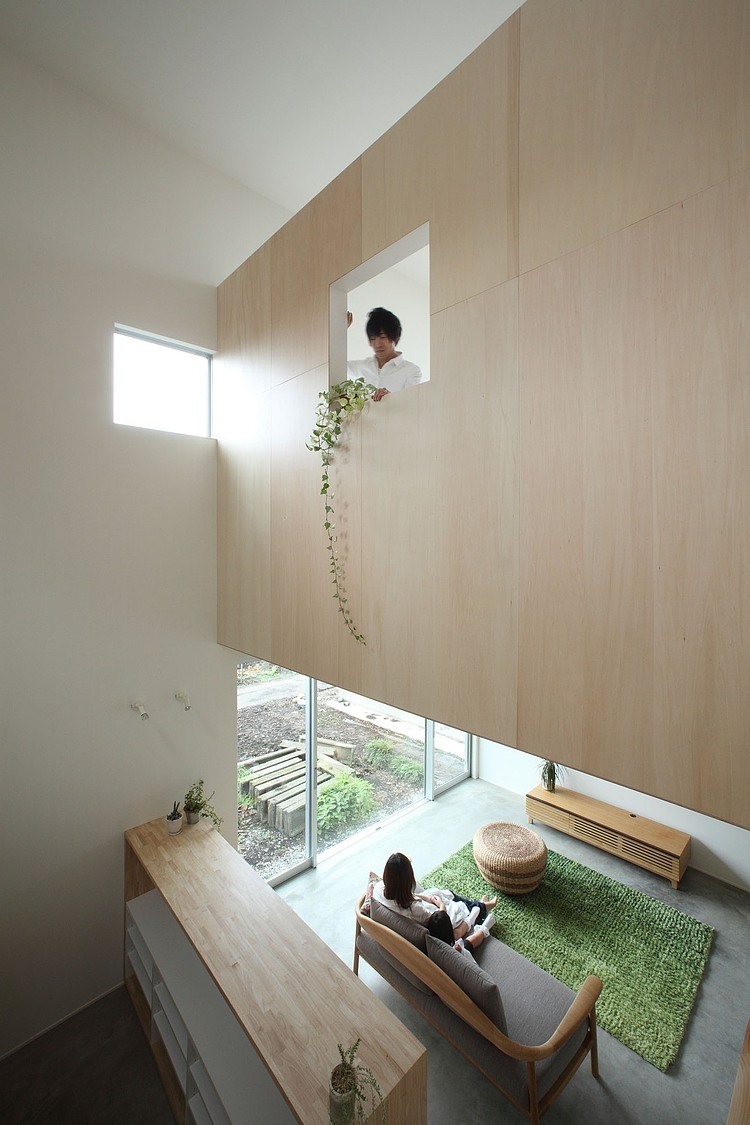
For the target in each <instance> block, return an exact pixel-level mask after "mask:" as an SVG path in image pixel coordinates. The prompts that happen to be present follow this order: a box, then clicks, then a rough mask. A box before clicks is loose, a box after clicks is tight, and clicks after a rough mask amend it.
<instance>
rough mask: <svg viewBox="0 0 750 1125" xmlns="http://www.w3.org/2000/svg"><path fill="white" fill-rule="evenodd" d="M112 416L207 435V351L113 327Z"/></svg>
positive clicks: (146, 425) (122, 422)
mask: <svg viewBox="0 0 750 1125" xmlns="http://www.w3.org/2000/svg"><path fill="white" fill-rule="evenodd" d="M113 419H114V421H115V422H117V423H118V424H120V425H123V426H140V427H142V428H144V429H149V430H168V431H169V432H170V433H175V434H193V435H194V436H196V437H209V436H210V433H211V353H210V352H206V351H202V350H201V349H199V348H191V347H189V346H188V345H186V344H179V343H177V342H176V341H173V340H164V339H162V338H160V337H154V336H148V335H146V334H145V333H142V332H137V331H135V330H133V329H127V328H121V327H119V326H116V327H115V334H114V410H113Z"/></svg>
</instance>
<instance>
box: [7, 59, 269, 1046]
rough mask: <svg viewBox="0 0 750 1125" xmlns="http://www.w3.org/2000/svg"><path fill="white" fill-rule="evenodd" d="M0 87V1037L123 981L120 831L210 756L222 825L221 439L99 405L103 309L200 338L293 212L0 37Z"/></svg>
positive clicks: (175, 793) (231, 693) (225, 707)
mask: <svg viewBox="0 0 750 1125" xmlns="http://www.w3.org/2000/svg"><path fill="white" fill-rule="evenodd" d="M0 107H1V108H0V152H1V153H2V158H1V159H0V199H1V200H2V207H1V208H0V261H1V262H2V269H0V340H1V341H2V350H1V351H0V518H1V521H2V522H1V527H0V577H1V581H0V638H1V642H0V794H2V814H1V815H0V856H1V857H2V859H1V863H2V866H1V867H0V871H1V872H2V875H1V876H0V883H1V888H0V889H1V890H2V912H1V915H2V924H1V926H0V965H2V970H1V972H0V989H1V995H0V1056H2V1055H3V1054H5V1053H7V1052H8V1051H9V1050H11V1049H12V1048H14V1047H16V1046H18V1045H19V1044H21V1043H22V1042H24V1041H26V1040H27V1039H29V1038H31V1037H32V1036H34V1035H36V1034H38V1033H40V1032H41V1031H43V1030H44V1029H45V1028H46V1027H48V1026H50V1025H52V1024H54V1023H55V1022H57V1021H59V1020H61V1019H62V1018H64V1017H65V1016H67V1015H69V1014H70V1013H71V1012H73V1011H74V1010H76V1009H77V1008H79V1007H81V1006H82V1005H85V1004H87V1003H88V1002H90V1001H91V1000H92V999H94V998H95V997H96V996H98V995H100V994H102V993H104V992H106V991H107V990H109V989H111V988H113V987H114V986H116V985H117V984H118V982H119V981H121V980H122V934H121V929H122V919H123V911H122V891H123V876H122V868H123V842H122V834H123V831H124V829H125V828H127V827H129V826H131V825H134V824H138V823H141V822H142V821H146V820H149V819H152V818H154V817H157V816H160V815H163V814H164V813H165V812H166V811H167V809H168V807H169V806H171V802H172V800H173V799H175V798H177V797H181V796H182V795H183V794H184V792H185V789H186V787H187V785H188V784H189V783H190V782H191V781H192V780H193V779H194V778H196V777H198V776H203V777H204V778H205V779H206V782H207V784H208V785H209V786H210V787H211V788H214V787H215V788H216V794H217V796H216V800H215V803H216V805H217V808H218V811H219V812H220V813H221V814H222V815H223V816H225V817H226V827H225V834H226V835H227V836H228V838H229V839H233V837H234V833H235V832H236V803H235V800H234V792H235V784H236V775H235V759H236V719H235V715H236V695H235V679H234V662H235V657H234V654H233V653H231V652H229V651H227V650H225V649H222V648H220V647H219V646H218V645H217V644H216V641H215V637H216V615H215V604H216V554H215V540H216V500H215V444H214V442H213V441H212V440H210V439H200V438H190V437H184V436H180V435H174V434H161V433H156V432H152V431H140V430H136V429H129V428H125V427H118V426H115V425H114V424H113V423H112V421H111V416H112V405H111V400H112V392H111V366H112V358H111V357H112V342H111V341H112V327H113V324H114V322H115V321H118V322H121V323H125V324H129V325H135V326H138V327H142V328H144V329H148V330H151V331H155V332H159V333H162V334H164V335H167V336H173V337H176V338H178V339H181V340H186V341H190V342H191V343H196V344H200V345H203V346H206V347H213V346H215V342H216V325H215V299H216V295H215V286H216V285H217V284H218V283H219V281H221V279H222V278H224V277H225V276H226V275H227V274H228V273H229V272H231V271H232V270H233V269H234V268H236V266H237V265H238V264H239V263H240V262H242V261H243V260H244V259H245V258H246V257H247V255H248V253H249V252H250V251H251V250H253V249H254V248H255V247H257V246H258V245H259V244H260V243H261V242H263V241H264V240H265V239H266V238H267V237H268V236H269V235H270V234H271V233H272V232H273V231H274V230H275V229H277V228H278V227H279V226H280V225H281V224H282V223H283V222H284V221H286V219H287V218H288V214H287V213H286V212H285V211H283V210H282V209H281V208H278V207H276V206H275V205H273V204H271V203H269V202H268V201H267V200H263V199H261V198H260V197H258V196H256V195H254V194H253V193H251V192H249V191H247V190H246V189H245V188H243V187H241V186H240V185H238V184H236V183H234V182H232V181H230V180H228V179H226V178H224V177H222V176H220V175H218V174H217V173H215V172H214V171H212V170H211V169H209V168H208V167H206V166H204V165H202V164H199V163H198V162H196V161H193V160H191V159H189V158H187V157H185V156H183V155H181V154H180V153H178V152H176V151H175V150H172V149H170V148H168V147H167V146H166V145H164V144H163V143H162V142H161V141H159V140H158V139H157V138H155V137H154V136H152V135H151V134H149V133H148V132H146V131H144V130H142V129H140V128H138V127H134V126H132V125H131V124H129V123H128V122H127V121H126V120H124V119H122V118H120V117H117V116H115V115H112V114H109V113H108V112H107V111H105V110H104V109H102V108H101V107H99V106H97V104H96V103H93V102H91V101H89V100H88V99H86V98H85V97H83V96H81V95H80V94H79V93H77V92H75V91H73V90H72V89H70V88H67V87H65V86H63V85H60V84H59V83H57V82H56V81H54V80H53V79H51V78H49V77H48V76H46V75H45V74H44V73H43V72H40V71H38V70H35V69H33V68H31V67H29V66H27V65H26V64H25V63H23V62H21V61H20V60H18V59H16V58H15V57H14V56H12V55H9V54H7V53H5V52H2V53H0ZM180 689H182V690H186V691H187V692H188V693H189V695H190V697H191V701H192V710H191V711H189V712H185V711H184V709H183V708H182V706H181V705H180V704H179V703H177V702H176V701H175V700H174V692H175V691H176V690H180ZM134 699H142V700H144V702H145V703H146V705H147V707H148V711H149V713H150V715H151V718H150V719H149V721H147V722H142V721H141V720H140V719H139V717H138V716H137V715H135V713H134V712H133V711H131V709H130V703H131V701H132V700H134Z"/></svg>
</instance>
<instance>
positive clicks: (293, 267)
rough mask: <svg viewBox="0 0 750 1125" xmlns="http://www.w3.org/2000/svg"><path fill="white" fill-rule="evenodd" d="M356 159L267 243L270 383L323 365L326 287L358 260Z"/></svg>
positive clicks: (358, 164)
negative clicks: (269, 256)
mask: <svg viewBox="0 0 750 1125" xmlns="http://www.w3.org/2000/svg"><path fill="white" fill-rule="evenodd" d="M360 178H361V177H360V161H359V160H357V161H355V162H354V164H352V165H351V166H350V167H349V168H347V169H346V171H344V172H342V173H341V175H340V176H338V177H337V178H336V179H335V180H334V181H333V182H332V183H331V184H329V185H328V187H327V188H326V189H325V191H323V192H321V193H320V195H318V196H316V197H315V199H313V200H312V201H311V202H310V203H308V204H307V206H306V207H303V209H302V210H301V211H300V212H299V213H298V214H296V215H295V216H294V218H293V219H290V221H289V222H288V223H287V224H286V226H284V227H282V229H281V230H280V231H278V232H277V234H275V235H274V236H273V238H272V239H271V243H270V245H271V249H272V265H271V293H272V295H273V298H272V299H273V309H272V337H271V340H272V381H273V383H274V385H277V384H279V383H282V382H284V381H285V380H286V379H291V378H294V377H295V376H296V375H300V374H302V372H304V371H311V370H312V369H313V368H315V367H319V366H320V365H321V364H323V363H328V287H329V285H330V284H331V282H332V281H335V280H336V279H337V278H339V277H342V276H343V275H344V274H346V273H349V271H350V270H352V269H354V267H355V266H357V265H359V264H360V262H361V260H362V228H361V191H360Z"/></svg>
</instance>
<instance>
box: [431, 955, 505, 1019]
mask: <svg viewBox="0 0 750 1125" xmlns="http://www.w3.org/2000/svg"><path fill="white" fill-rule="evenodd" d="M426 943H427V956H428V957H429V958H430V960H431V961H434V962H435V964H436V965H438V966H439V967H440V968H441V969H442V970H443V972H444V973H447V975H448V976H449V977H450V978H451V980H453V981H455V982H456V984H457V985H458V986H459V988H462V989H463V991H464V992H465V993H466V995H467V996H468V997H469V998H470V999H471V1000H473V1001H474V1003H475V1004H476V1006H477V1007H478V1008H481V1010H482V1011H483V1012H484V1014H485V1015H486V1016H487V1017H488V1018H489V1019H491V1020H492V1022H493V1023H494V1025H495V1027H497V1028H498V1029H499V1030H500V1031H502V1032H503V1033H505V1030H506V1025H505V1012H504V1011H503V1002H502V1000H501V998H500V991H499V989H498V987H497V984H496V983H495V981H494V980H493V979H492V977H490V976H489V975H488V974H487V973H486V972H485V971H484V969H482V968H481V966H480V965H478V964H477V962H476V961H475V960H474V958H473V957H472V958H471V960H469V958H468V957H467V956H466V955H465V954H464V953H458V952H457V951H456V950H455V949H454V948H453V946H451V945H448V944H447V943H446V942H444V941H439V940H438V939H437V938H434V937H433V936H432V935H431V934H427V938H426Z"/></svg>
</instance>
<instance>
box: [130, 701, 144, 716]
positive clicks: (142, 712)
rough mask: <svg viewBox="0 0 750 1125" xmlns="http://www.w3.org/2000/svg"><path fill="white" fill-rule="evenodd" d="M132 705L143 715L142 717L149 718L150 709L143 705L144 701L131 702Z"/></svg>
mask: <svg viewBox="0 0 750 1125" xmlns="http://www.w3.org/2000/svg"><path fill="white" fill-rule="evenodd" d="M130 706H131V707H132V709H133V710H134V711H137V712H138V714H139V715H140V716H141V718H142V719H147V718H148V711H147V710H146V708H145V707H144V706H143V704H142V703H138V702H135V703H131V704H130Z"/></svg>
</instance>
